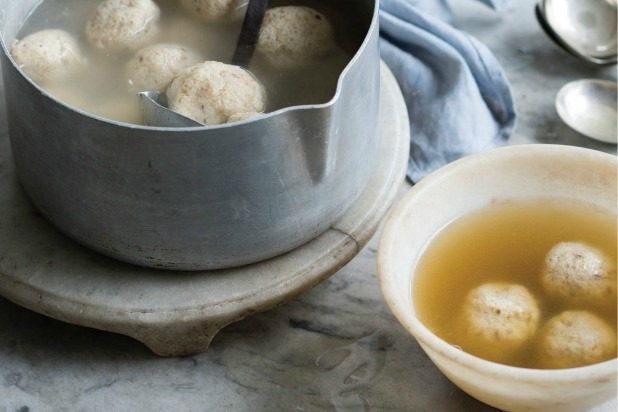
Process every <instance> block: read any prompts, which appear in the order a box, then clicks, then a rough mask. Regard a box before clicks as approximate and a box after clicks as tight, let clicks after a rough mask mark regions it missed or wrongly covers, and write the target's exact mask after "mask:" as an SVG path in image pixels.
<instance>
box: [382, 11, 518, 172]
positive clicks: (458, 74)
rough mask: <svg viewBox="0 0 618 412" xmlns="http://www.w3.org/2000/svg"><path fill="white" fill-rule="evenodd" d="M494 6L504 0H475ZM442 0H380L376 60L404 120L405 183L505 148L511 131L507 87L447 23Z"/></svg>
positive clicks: (480, 49) (478, 49) (486, 54)
mask: <svg viewBox="0 0 618 412" xmlns="http://www.w3.org/2000/svg"><path fill="white" fill-rule="evenodd" d="M481 1H482V2H484V3H485V4H487V5H489V6H491V7H494V8H500V7H501V6H503V5H504V4H505V2H506V1H508V0H481ZM450 17H451V12H450V9H449V7H448V5H447V4H446V0H381V1H380V54H381V57H382V59H383V60H384V61H385V62H386V64H387V65H388V66H389V68H390V69H391V71H392V72H393V74H394V75H395V78H396V79H397V81H398V83H399V86H400V88H401V90H402V92H403V95H404V98H405V101H406V104H407V107H408V115H409V117H410V159H409V163H408V173H407V175H408V178H409V179H410V180H411V181H412V182H418V181H419V180H420V179H422V178H423V177H424V176H426V175H427V174H429V173H430V172H432V171H434V170H436V169H438V168H440V167H442V166H444V165H445V164H447V163H449V162H451V161H453V160H456V159H458V158H460V157H463V156H466V155H469V154H473V153H476V152H479V151H483V150H486V149H490V148H493V147H498V146H502V145H504V144H505V143H506V142H507V140H508V138H509V136H510V134H511V132H512V130H513V127H514V126H515V117H516V114H515V105H514V102H513V96H512V93H511V88H510V85H509V83H508V80H507V79H506V76H505V75H504V72H503V71H502V68H501V67H500V64H499V63H498V61H497V60H496V59H495V57H494V56H493V54H492V53H491V52H490V51H489V49H488V48H487V47H486V46H485V45H483V44H482V43H480V42H479V41H478V40H476V39H475V38H473V37H472V36H470V35H468V34H466V33H464V32H462V31H460V30H457V29H455V28H454V27H453V26H451V25H450V24H449V22H450Z"/></svg>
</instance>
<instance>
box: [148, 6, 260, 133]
mask: <svg viewBox="0 0 618 412" xmlns="http://www.w3.org/2000/svg"><path fill="white" fill-rule="evenodd" d="M267 6H268V0H249V4H248V5H247V11H246V12H245V18H244V20H243V24H242V28H241V30H240V36H239V37H238V42H237V44H236V49H235V51H234V56H233V57H232V64H234V65H236V66H241V67H243V68H245V69H246V68H247V67H248V66H249V63H250V62H251V58H252V57H253V52H254V51H255V47H256V45H257V40H258V37H259V35H260V28H261V27H262V21H263V20H264V13H266V7H267ZM137 98H138V101H139V105H140V108H141V111H142V116H143V117H144V123H145V124H146V126H158V127H201V126H204V124H202V123H200V122H197V121H195V120H193V119H190V118H188V117H186V116H183V115H182V114H180V113H177V112H175V111H173V110H170V109H169V108H168V107H167V106H168V105H167V97H166V95H165V93H159V92H154V91H146V92H139V93H137Z"/></svg>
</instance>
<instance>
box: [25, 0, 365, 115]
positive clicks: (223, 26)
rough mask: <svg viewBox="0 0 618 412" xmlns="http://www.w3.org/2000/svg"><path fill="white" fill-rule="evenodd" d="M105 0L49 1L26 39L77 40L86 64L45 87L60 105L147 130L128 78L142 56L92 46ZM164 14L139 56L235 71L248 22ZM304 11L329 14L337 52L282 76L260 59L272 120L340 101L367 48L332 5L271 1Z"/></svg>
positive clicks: (166, 0)
mask: <svg viewBox="0 0 618 412" xmlns="http://www.w3.org/2000/svg"><path fill="white" fill-rule="evenodd" d="M100 3H101V0H44V1H43V2H42V3H41V4H40V5H39V6H38V7H37V8H36V9H35V10H34V12H33V13H32V14H31V16H30V17H29V18H28V19H27V20H26V22H25V23H24V25H23V27H22V29H21V31H20V33H19V36H18V39H23V38H24V37H25V36H27V35H29V34H31V33H35V32H37V31H40V30H45V29H62V30H64V31H66V32H68V33H70V34H71V35H73V36H74V37H75V38H76V40H77V42H78V44H79V47H80V49H81V51H82V53H83V55H84V57H85V60H86V64H85V65H84V67H83V68H82V69H80V70H79V71H78V72H76V73H75V74H72V75H71V76H70V77H69V78H67V79H64V80H58V81H46V82H40V83H39V86H40V87H42V88H43V89H44V90H46V91H47V92H48V93H49V94H51V95H52V96H54V97H55V98H57V99H59V100H61V101H63V102H64V103H66V104H68V105H70V106H73V107H75V108H77V109H80V110H82V111H85V112H87V113H91V114H94V115H96V116H100V117H104V118H107V119H111V120H115V121H120V122H126V123H133V124H143V119H142V116H141V112H140V109H139V105H138V100H137V97H136V92H138V91H142V90H135V87H132V85H131V82H130V79H129V78H128V77H127V75H126V65H127V62H128V61H129V60H130V59H131V58H132V57H133V56H134V55H135V53H136V52H137V50H131V51H121V52H112V51H109V50H106V49H99V48H97V47H94V46H92V45H91V44H90V42H89V41H88V40H87V38H86V35H85V26H86V23H87V21H88V19H89V17H90V16H91V15H92V14H93V13H94V11H95V10H96V8H97V6H98V5H99V4H100ZM155 3H156V4H157V6H158V7H159V8H160V10H161V16H160V21H159V27H160V30H159V31H158V32H157V35H156V36H155V37H154V38H153V39H152V40H150V41H149V42H148V43H146V44H145V45H143V46H142V47H140V48H139V49H141V48H143V47H146V46H149V45H153V44H161V43H167V44H178V45H181V46H184V47H187V48H189V49H191V50H194V51H195V52H197V53H198V54H199V55H200V56H201V58H202V59H203V60H204V61H206V60H212V61H219V62H223V63H230V61H231V58H232V55H233V53H234V49H235V46H236V41H237V39H238V35H239V33H240V29H241V25H242V19H236V20H233V21H230V22H208V21H202V20H200V19H198V18H196V17H194V16H193V15H191V14H190V13H188V12H187V11H186V10H185V9H184V8H182V7H181V6H180V5H179V4H178V3H179V2H178V0H155ZM291 4H294V5H303V6H308V7H312V8H314V9H315V10H317V11H319V12H321V13H322V14H324V16H326V17H327V19H328V20H329V21H330V22H331V23H332V25H333V27H334V29H335V36H336V43H337V44H336V45H335V46H334V47H332V48H331V49H330V50H329V51H328V53H326V54H324V55H323V56H321V57H320V58H319V59H318V60H316V61H312V62H311V63H310V64H306V65H303V66H301V67H298V68H294V69H287V70H279V69H276V68H274V67H272V66H271V65H269V64H268V63H267V62H266V61H265V60H264V59H263V58H262V56H260V55H259V53H257V52H256V53H255V54H254V58H253V59H252V61H251V65H250V67H249V70H250V71H251V72H252V73H253V74H254V75H255V77H256V78H257V79H258V80H259V81H260V82H261V83H262V84H264V86H265V87H266V90H267V95H268V99H267V106H266V110H265V112H271V111H274V110H277V109H280V108H284V107H289V106H296V105H304V104H320V103H326V102H328V101H329V100H330V99H331V98H332V97H333V96H334V93H335V90H336V85H337V81H338V79H339V75H340V74H341V72H342V71H343V69H344V68H345V66H346V65H347V64H348V62H349V61H350V58H351V57H352V56H353V54H354V53H355V52H356V50H357V49H358V47H359V46H360V44H361V42H362V40H363V36H364V34H363V33H358V30H350V27H352V26H354V22H353V19H352V21H350V19H348V20H346V18H345V17H344V16H343V15H342V14H341V13H340V12H339V10H338V9H337V8H336V7H333V6H332V5H331V4H330V2H327V1H320V0H309V1H306V0H303V1H297V2H291V1H276V0H275V1H270V2H269V8H270V7H276V6H282V5H291Z"/></svg>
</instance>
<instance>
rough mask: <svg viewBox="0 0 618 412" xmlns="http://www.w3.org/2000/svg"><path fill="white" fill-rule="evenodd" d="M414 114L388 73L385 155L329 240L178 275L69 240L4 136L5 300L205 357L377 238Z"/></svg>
mask: <svg viewBox="0 0 618 412" xmlns="http://www.w3.org/2000/svg"><path fill="white" fill-rule="evenodd" d="M408 151H409V126H408V117H407V111H406V106H405V103H404V100H403V97H402V96H401V92H400V90H399V87H398V85H397V82H396V81H395V79H394V77H393V75H392V73H391V72H390V71H389V70H388V68H387V67H386V65H384V64H382V66H381V105H380V146H379V152H378V154H377V156H378V162H377V165H376V168H375V171H374V173H373V175H372V177H371V179H370V180H369V182H368V185H367V188H366V189H365V190H364V192H363V193H362V194H361V197H360V198H359V200H358V201H357V202H356V203H355V204H354V205H353V206H352V208H351V209H350V210H349V211H348V212H347V213H346V214H345V215H344V216H343V218H342V219H341V220H339V221H338V222H336V223H335V224H334V225H333V226H332V227H331V228H330V229H329V230H328V231H326V232H325V233H324V234H322V235H321V236H319V237H318V238H316V239H314V240H312V241H311V242H308V243H307V244H305V245H303V246H301V247H299V248H297V249H295V250H293V251H291V252H288V253H286V254H284V255H281V256H278V257H275V258H272V259H269V260H265V261H263V262H259V263H255V264H252V265H247V266H243V267H239V268H233V269H225V270H216V271H203V272H170V271H163V270H156V269H149V268H143V267H139V266H134V265H131V264H128V263H123V262H119V261H115V260H113V259H110V258H107V257H105V256H102V255H99V254H97V253H96V252H92V251H90V250H89V249H86V248H84V247H82V246H80V245H79V244H77V243H75V242H74V241H72V240H70V239H69V238H67V237H65V236H64V235H62V234H61V233H60V232H58V231H57V230H56V229H55V228H54V227H52V226H51V225H50V224H49V223H47V221H46V220H45V219H44V218H42V217H41V216H40V215H39V214H38V212H37V211H36V209H35V208H34V206H33V205H32V204H31V203H30V201H29V200H28V198H27V196H26V194H25V193H24V191H23V189H22V187H21V185H20V184H19V181H18V179H17V176H16V173H15V170H14V165H13V162H12V160H11V158H10V145H9V141H8V136H7V135H6V133H3V134H2V135H0V295H3V296H4V297H6V298H7V299H9V300H11V301H13V302H15V303H17V304H18V305H21V306H24V307H26V308H28V309H31V310H33V311H35V312H39V313H41V314H43V315H46V316H50V317H52V318H55V319H59V320H62V321H65V322H69V323H74V324H78V325H83V326H88V327H92V328H97V329H101V330H105V331H110V332H116V333H121V334H124V335H128V336H131V337H133V338H135V339H137V340H139V341H141V342H143V343H144V344H145V345H146V346H148V347H149V348H150V349H151V350H152V351H153V352H155V353H156V354H158V355H161V356H180V355H190V354H195V353H199V352H202V351H204V350H206V349H207V348H208V345H209V344H210V342H211V340H212V338H213V337H214V336H215V335H216V334H217V332H219V330H221V329H222V328H223V327H225V326H226V325H228V324H230V323H232V322H235V321H238V320H240V319H242V318H244V317H246V316H248V315H251V314H253V313H256V312H260V311H264V310H268V309H270V308H273V307H274V306H276V305H279V304H281V303H283V302H285V301H288V300H290V299H293V298H294V297H296V296H298V295H299V294H300V293H302V292H304V291H306V290H307V289H309V288H311V287H313V286H315V285H316V284H317V283H319V282H320V281H322V280H324V279H326V278H327V277H329V276H330V275H332V274H333V273H335V272H336V271H337V270H339V269H340V268H341V267H343V266H344V265H345V264H346V263H348V262H349V261H350V260H351V259H352V258H353V257H354V256H356V254H358V253H359V251H360V250H361V248H362V247H363V246H364V245H365V244H366V243H367V242H368V241H369V239H370V238H371V237H372V236H373V234H374V233H375V231H376V230H377V227H378V225H379V223H380V221H381V220H382V218H383V217H384V215H385V214H386V212H387V211H388V209H389V208H390V206H391V204H392V203H393V201H394V199H395V196H396V194H397V191H398V189H399V188H400V185H401V183H402V181H403V179H404V175H405V170H406V167H407V159H408Z"/></svg>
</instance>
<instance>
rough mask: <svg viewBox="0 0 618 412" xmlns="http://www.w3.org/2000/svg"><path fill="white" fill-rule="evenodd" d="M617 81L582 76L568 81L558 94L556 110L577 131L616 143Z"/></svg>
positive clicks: (617, 137) (603, 140) (617, 139)
mask: <svg viewBox="0 0 618 412" xmlns="http://www.w3.org/2000/svg"><path fill="white" fill-rule="evenodd" d="M617 93H618V86H617V84H616V82H613V81H608V80H594V79H582V80H576V81H574V82H570V83H567V84H566V85H565V86H563V87H562V89H560V91H559V92H558V95H557V96H556V110H557V111H558V115H559V116H560V117H561V118H562V120H563V121H564V122H565V123H566V124H567V125H568V126H570V127H571V128H572V129H574V130H575V131H577V132H579V133H581V134H583V135H585V136H588V137H591V138H593V139H596V140H600V141H602V142H606V143H613V144H616V143H617V141H618V136H617V133H618V132H617V130H616V127H617V123H616V118H617V117H618V115H617V113H616V110H617V104H616V100H617V98H616V94H617Z"/></svg>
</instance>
